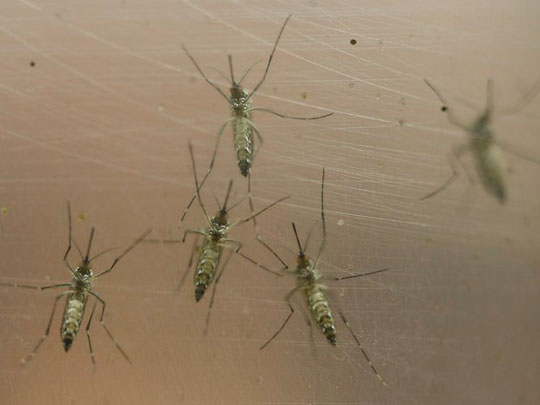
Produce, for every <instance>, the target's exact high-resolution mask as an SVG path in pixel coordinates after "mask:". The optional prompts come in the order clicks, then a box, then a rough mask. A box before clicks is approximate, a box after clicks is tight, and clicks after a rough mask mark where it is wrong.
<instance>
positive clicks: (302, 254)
mask: <svg viewBox="0 0 540 405" xmlns="http://www.w3.org/2000/svg"><path fill="white" fill-rule="evenodd" d="M292 228H293V232H294V237H295V238H296V243H297V244H298V251H299V255H300V256H305V255H304V251H303V250H302V244H301V243H300V238H299V237H298V232H297V230H296V225H295V224H294V222H292Z"/></svg>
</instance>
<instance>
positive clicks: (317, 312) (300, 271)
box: [260, 168, 389, 385]
mask: <svg viewBox="0 0 540 405" xmlns="http://www.w3.org/2000/svg"><path fill="white" fill-rule="evenodd" d="M321 220H322V231H323V235H322V241H321V244H320V246H319V251H318V252H317V256H316V257H315V259H314V260H313V259H311V257H310V256H308V255H307V254H306V253H305V252H306V249H307V245H308V243H309V237H310V234H311V231H310V232H309V234H308V236H307V238H306V242H305V244H304V246H303V247H302V244H301V243H300V238H299V237H298V232H297V230H296V225H295V224H294V222H293V223H292V227H293V231H294V236H295V238H296V243H297V244H298V255H297V257H296V268H295V269H294V274H295V276H296V287H295V288H293V289H292V290H291V291H290V292H289V293H288V294H287V296H286V300H287V304H288V306H289V311H290V312H289V315H288V316H287V318H286V319H285V321H284V322H283V323H282V325H281V326H280V328H279V329H278V330H277V332H276V333H274V334H273V335H272V337H271V338H270V339H268V340H267V341H266V342H265V343H264V344H263V345H262V346H261V347H260V348H261V349H264V348H265V347H266V346H268V345H269V344H270V342H272V341H273V340H274V339H275V338H276V337H277V336H278V335H279V334H280V332H281V331H282V330H283V329H284V328H285V326H286V325H287V323H288V322H289V320H290V319H291V317H292V316H293V314H294V312H295V311H294V307H293V306H292V304H291V298H292V296H293V295H294V294H295V293H296V292H298V291H303V292H304V298H305V301H306V304H307V306H308V308H309V310H310V312H311V315H312V317H313V319H314V320H315V322H316V324H317V325H318V327H319V329H320V330H321V332H322V333H323V335H324V336H325V337H326V340H327V341H328V343H330V344H331V345H332V346H334V347H335V346H336V344H337V332H336V321H335V318H334V315H333V313H332V310H331V308H330V303H329V301H328V299H327V297H326V293H325V291H326V289H327V287H326V285H324V284H323V283H322V281H323V279H325V277H323V276H322V275H321V274H320V273H319V271H318V263H319V259H320V257H321V254H322V252H323V250H324V247H325V244H326V221H325V217H324V168H323V171H322V180H321ZM386 270H389V269H388V268H385V269H381V270H376V271H371V272H368V273H362V274H354V275H350V276H345V277H333V278H328V277H326V279H327V280H335V281H338V280H346V279H350V278H356V277H364V276H368V275H372V274H377V273H382V272H383V271H386ZM338 313H339V315H340V318H341V319H342V321H343V323H344V324H345V326H346V327H347V329H348V330H349V332H350V333H351V335H352V337H353V338H354V340H355V342H356V344H357V345H358V346H359V347H360V350H361V351H362V354H363V356H364V358H365V359H366V361H367V362H368V364H369V366H370V368H371V370H372V371H373V373H374V374H375V375H376V376H377V378H378V379H379V380H380V381H381V382H382V383H383V384H384V385H387V383H386V382H385V381H384V379H383V378H382V377H381V375H380V374H379V373H378V371H377V370H376V369H375V366H374V365H373V363H372V362H371V359H370V358H369V356H368V354H367V352H366V351H365V350H364V348H363V347H362V345H361V344H360V340H359V339H358V337H357V336H356V334H355V333H354V332H353V330H352V328H351V327H350V325H349V322H348V321H347V319H345V316H344V315H343V313H342V312H341V310H339V311H338ZM308 324H309V325H311V323H310V322H309V321H308Z"/></svg>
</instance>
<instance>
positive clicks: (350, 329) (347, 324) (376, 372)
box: [338, 308, 388, 386]
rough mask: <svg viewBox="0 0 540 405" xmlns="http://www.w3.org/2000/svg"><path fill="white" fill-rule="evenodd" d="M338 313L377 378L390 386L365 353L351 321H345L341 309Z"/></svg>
mask: <svg viewBox="0 0 540 405" xmlns="http://www.w3.org/2000/svg"><path fill="white" fill-rule="evenodd" d="M338 312H339V316H340V317H341V319H342V320H343V323H344V324H345V326H346V327H347V329H349V332H350V333H351V335H352V337H353V338H354V340H355V341H356V344H357V345H358V346H359V347H360V350H361V351H362V354H363V355H364V358H365V359H366V361H367V363H368V364H369V367H371V370H372V371H373V373H374V374H375V375H376V376H377V378H378V379H379V380H380V381H381V383H382V384H383V385H386V386H388V383H387V382H386V381H385V380H384V378H382V377H381V375H380V374H379V372H378V371H377V369H376V368H375V366H374V365H373V363H372V362H371V359H370V358H369V356H368V354H367V352H366V351H365V349H364V348H363V347H362V345H361V343H360V340H359V339H358V337H357V336H356V335H355V333H354V332H353V330H352V328H351V325H349V321H347V319H345V316H344V315H343V312H341V309H339V308H338Z"/></svg>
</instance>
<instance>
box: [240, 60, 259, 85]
mask: <svg viewBox="0 0 540 405" xmlns="http://www.w3.org/2000/svg"><path fill="white" fill-rule="evenodd" d="M261 62H262V59H261V60H258V61H257V62H255V63H254V64H253V65H251V66H250V67H249V68H248V70H246V73H244V76H242V78H241V79H240V81H239V82H238V85H239V86H240V85H241V84H242V81H243V80H244V79H245V77H246V76H247V75H248V73H249V72H251V69H253V68H254V67H255V66H256V65H258V64H259V63H261Z"/></svg>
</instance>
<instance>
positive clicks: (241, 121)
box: [182, 15, 333, 205]
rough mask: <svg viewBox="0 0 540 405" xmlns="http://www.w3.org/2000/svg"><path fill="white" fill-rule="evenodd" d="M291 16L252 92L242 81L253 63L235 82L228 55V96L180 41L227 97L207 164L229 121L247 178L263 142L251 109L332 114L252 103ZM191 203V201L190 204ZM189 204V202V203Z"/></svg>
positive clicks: (271, 112) (213, 84) (242, 170)
mask: <svg viewBox="0 0 540 405" xmlns="http://www.w3.org/2000/svg"><path fill="white" fill-rule="evenodd" d="M290 18H291V16H290V15H289V16H288V17H287V19H286V20H285V22H284V23H283V26H282V27H281V30H280V31H279V34H278V36H277V38H276V42H275V43H274V48H273V49H272V53H271V54H270V57H269V58H268V63H267V64H266V69H265V71H264V74H263V76H262V78H261V80H260V81H259V82H258V83H257V84H256V85H255V87H254V88H253V90H252V91H251V92H249V91H247V90H246V89H245V88H244V87H242V81H243V80H244V78H245V77H246V76H247V74H248V73H249V72H250V70H251V69H252V68H253V66H255V64H254V65H252V66H251V67H250V68H249V69H248V70H247V71H246V73H245V74H244V75H243V76H242V78H241V79H240V81H239V82H237V81H236V80H235V78H234V72H233V63H232V56H231V55H230V54H229V55H228V59H229V70H230V73H231V78H230V80H229V78H227V77H226V76H225V75H223V76H224V77H225V79H226V80H227V81H228V82H229V83H230V85H231V87H230V92H231V96H230V97H228V96H227V95H226V94H225V93H224V92H223V90H221V89H220V88H219V87H218V86H217V85H216V84H215V83H214V82H212V81H211V80H210V79H209V78H208V77H207V76H206V75H205V74H204V72H203V71H202V69H201V68H200V66H199V64H198V63H197V61H196V60H195V58H194V57H193V56H192V55H191V53H190V52H189V51H188V50H187V48H186V46H185V45H183V44H182V48H183V49H184V52H185V53H186V54H187V56H188V57H189V59H191V62H193V64H194V65H195V68H196V69H197V70H198V71H199V73H200V74H201V76H202V77H203V78H204V79H205V80H206V82H207V83H208V84H210V85H211V86H212V87H213V88H215V89H216V90H217V91H218V93H219V94H221V95H222V96H223V97H224V98H225V100H227V103H228V104H229V105H230V107H231V117H230V118H228V119H227V120H226V121H225V122H224V123H223V125H222V126H221V128H220V129H219V132H218V136H217V140H216V146H215V149H214V153H213V156H212V161H211V163H210V167H212V166H213V165H214V162H215V159H216V153H217V150H218V147H219V142H220V139H221V135H222V134H223V131H224V130H225V127H226V126H227V124H228V123H232V124H231V125H232V129H233V138H234V149H235V154H236V161H237V164H238V167H239V169H240V173H242V175H243V176H244V177H247V175H248V174H249V173H250V170H251V166H252V164H253V160H254V158H255V156H256V155H257V152H258V149H259V148H260V146H261V145H262V143H263V138H262V136H261V134H260V132H259V130H258V129H257V127H256V126H255V124H254V123H253V120H252V112H253V111H260V112H266V113H270V114H274V115H277V116H278V117H281V118H289V119H295V120H318V119H321V118H326V117H329V116H331V115H332V114H333V113H328V114H324V115H320V116H317V117H293V116H289V115H285V114H281V113H278V112H275V111H272V110H270V109H268V108H254V107H253V106H252V104H251V98H252V96H253V94H255V93H256V92H257V90H259V88H260V87H261V86H262V84H263V83H264V81H265V79H266V75H267V73H268V69H269V68H270V64H271V62H272V58H273V57H274V53H275V51H276V48H277V45H278V43H279V40H280V38H281V35H282V34H283V31H284V30H285V26H286V25H287V23H288V22H289V19H290ZM253 133H255V135H256V136H257V138H258V140H259V147H258V148H257V151H254V147H253V146H254V144H253ZM205 181H206V177H205V178H203V180H202V181H201V186H202V185H203V184H204V182H205ZM194 199H195V196H193V199H192V202H193V200H194ZM192 202H191V203H192ZM191 203H190V205H191Z"/></svg>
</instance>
